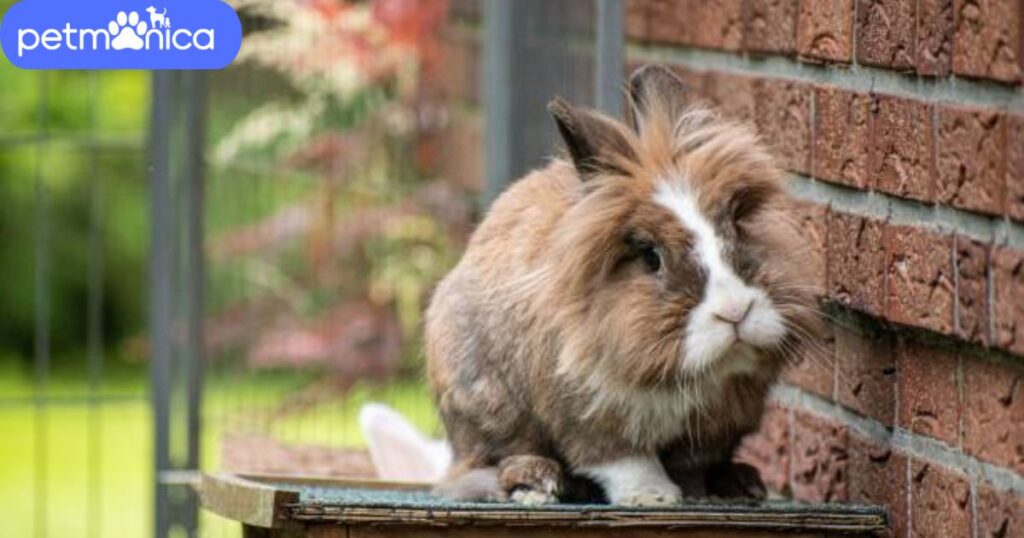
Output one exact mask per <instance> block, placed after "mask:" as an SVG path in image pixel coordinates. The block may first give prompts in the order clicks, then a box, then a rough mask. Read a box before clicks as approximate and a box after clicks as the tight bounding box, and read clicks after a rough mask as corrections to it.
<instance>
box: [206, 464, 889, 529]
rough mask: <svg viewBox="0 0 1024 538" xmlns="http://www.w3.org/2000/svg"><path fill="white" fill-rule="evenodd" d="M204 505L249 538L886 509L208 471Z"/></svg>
mask: <svg viewBox="0 0 1024 538" xmlns="http://www.w3.org/2000/svg"><path fill="white" fill-rule="evenodd" d="M199 492H200V497H201V499H202V504H203V507H204V508H205V509H207V510H210V511H212V512H215V513H217V514H219V515H221V516H223V517H226V518H229V519H233V520H235V521H238V522H239V523H240V524H242V525H243V528H244V529H245V536H251V537H262V536H269V537H297V536H315V537H322V538H328V537H337V538H341V537H345V538H385V537H399V536H401V537H407V536H424V537H441V536H444V537H462V538H479V537H499V536H500V537H511V536H531V537H554V536H568V537H584V536H607V537H612V536H616V537H617V536H628V537H638V538H640V537H642V538H649V537H650V538H653V537H686V538H698V537H699V538H712V537H723V536H737V537H745V538H754V537H757V538H762V537H763V538H767V537H776V536H787V537H791V538H792V537H806V538H810V537H815V538H824V537H833V536H837V535H845V536H876V535H878V534H880V533H881V532H882V531H884V530H885V526H886V516H885V511H884V510H882V509H880V508H876V507H868V506H856V505H845V504H827V505H813V504H798V503H791V502H765V503H725V502H710V501H693V502H692V503H688V504H686V505H684V506H680V507H678V508H672V509H653V508H651V509H646V508H645V509H641V508H625V507H621V506H612V505H592V504H588V505H569V504H558V505H550V506H543V507H531V508H525V507H522V506H519V505H514V504H496V503H453V502H449V501H446V500H444V499H440V498H437V497H434V496H432V495H430V494H429V492H428V489H427V486H426V485H424V484H407V483H389V482H379V481H366V480H351V481H347V480H344V481H339V480H322V479H316V478H309V477H295V476H255V475H243V476H239V475H230V474H208V475H204V476H203V479H202V481H201V483H200V485H199Z"/></svg>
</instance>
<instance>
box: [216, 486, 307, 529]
mask: <svg viewBox="0 0 1024 538" xmlns="http://www.w3.org/2000/svg"><path fill="white" fill-rule="evenodd" d="M199 498H200V502H201V503H202V505H203V508H206V509H207V510H210V511H211V512H214V513H215V514H218V515H220V516H223V517H226V518H228V519H232V520H235V521H238V522H240V523H244V524H247V525H252V526H255V527H266V528H270V527H283V526H287V525H288V524H289V523H290V520H289V518H288V514H289V512H288V510H287V509H286V505H293V504H295V503H298V502H299V493H298V492H296V491H288V490H284V489H279V488H277V487H274V486H271V485H267V484H262V483H259V482H254V481H252V480H246V479H244V478H239V477H237V476H235V475H230V474H203V478H202V481H201V482H200V484H199Z"/></svg>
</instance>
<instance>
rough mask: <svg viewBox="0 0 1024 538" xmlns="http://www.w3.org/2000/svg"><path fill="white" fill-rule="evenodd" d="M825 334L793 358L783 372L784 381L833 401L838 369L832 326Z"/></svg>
mask: <svg viewBox="0 0 1024 538" xmlns="http://www.w3.org/2000/svg"><path fill="white" fill-rule="evenodd" d="M823 333H824V334H822V335H821V336H820V337H817V338H815V339H814V340H812V341H811V342H809V343H808V344H807V345H806V346H804V347H803V348H801V349H800V350H799V351H798V352H797V353H796V354H795V355H794V356H793V357H792V358H791V362H790V363H789V364H787V366H786V369H785V370H783V372H782V379H783V381H785V382H786V383H789V384H791V385H795V386H797V387H800V388H802V389H804V390H806V391H808V392H813V393H814V394H817V395H818V396H821V397H822V398H825V399H826V400H831V399H832V393H833V386H834V384H835V383H834V381H835V368H836V360H835V348H834V344H835V337H834V336H833V329H832V325H831V324H829V325H827V326H826V327H825V328H824V329H823Z"/></svg>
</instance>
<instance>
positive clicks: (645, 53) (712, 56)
mask: <svg viewBox="0 0 1024 538" xmlns="http://www.w3.org/2000/svg"><path fill="white" fill-rule="evenodd" d="M626 55H627V58H630V59H635V60H641V61H651V62H665V63H674V64H682V65H685V66H688V67H690V68H693V69H699V70H714V71H724V72H731V73H737V74H744V75H752V76H767V77H773V78H785V79H792V80H798V81H803V82H813V83H818V84H829V85H832V86H838V87H840V88H843V89H846V90H850V91H857V92H863V93H872V92H877V93H883V94H889V95H898V96H902V97H909V98H913V99H918V100H923V101H928V102H939V103H951V104H961V105H962V104H966V105H973V106H983V107H999V108H1004V109H1007V110H1012V111H1015V112H1024V91H1021V90H1020V89H1018V88H1016V87H1014V86H1012V85H1007V84H1003V83H999V82H995V81H985V80H974V79H966V78H961V77H958V76H956V75H950V76H949V77H946V78H933V77H925V76H918V75H916V74H913V73H909V74H908V73H905V72H898V71H892V70H888V69H884V68H880V67H871V66H865V65H859V64H856V63H850V64H813V63H804V62H800V61H799V60H797V59H796V58H789V57H783V56H756V55H752V54H750V53H733V52H724V51H714V50H706V49H700V48H696V47H692V46H686V45H679V46H676V45H661V44H637V43H632V44H629V45H628V46H627V49H626Z"/></svg>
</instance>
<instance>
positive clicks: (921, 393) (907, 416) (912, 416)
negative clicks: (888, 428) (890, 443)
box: [897, 343, 960, 446]
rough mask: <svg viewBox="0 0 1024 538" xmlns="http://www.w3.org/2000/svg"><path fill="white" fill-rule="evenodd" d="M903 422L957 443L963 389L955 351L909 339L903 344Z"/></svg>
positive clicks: (900, 366)
mask: <svg viewBox="0 0 1024 538" xmlns="http://www.w3.org/2000/svg"><path fill="white" fill-rule="evenodd" d="M897 360H898V366H897V375H898V377H899V391H898V393H899V425H900V426H901V427H903V428H905V429H907V430H910V431H912V432H914V433H919V434H922V435H927V436H929V437H932V438H935V439H938V440H939V441H942V442H944V443H946V444H948V445H950V446H957V445H958V444H959V443H958V439H959V433H958V432H959V427H960V426H959V425H960V392H959V390H957V368H958V364H959V358H958V357H957V356H956V354H954V353H953V352H952V351H950V350H947V349H942V348H938V347H926V346H924V345H921V344H917V343H905V344H904V345H901V346H900V347H899V352H898V359H897Z"/></svg>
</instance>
